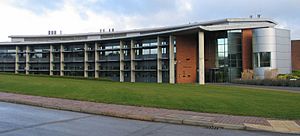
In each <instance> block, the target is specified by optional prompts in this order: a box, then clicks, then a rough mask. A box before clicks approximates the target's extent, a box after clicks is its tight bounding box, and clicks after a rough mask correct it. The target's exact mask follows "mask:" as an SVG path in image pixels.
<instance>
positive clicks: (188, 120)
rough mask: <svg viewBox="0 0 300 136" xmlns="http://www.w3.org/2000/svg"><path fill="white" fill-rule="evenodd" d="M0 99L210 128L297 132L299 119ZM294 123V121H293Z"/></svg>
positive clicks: (25, 97)
mask: <svg viewBox="0 0 300 136" xmlns="http://www.w3.org/2000/svg"><path fill="white" fill-rule="evenodd" d="M0 101H4V102H13V103H22V104H28V105H34V106H41V107H46V108H54V109H63V110H70V111H78V112H85V113H92V114H98V115H107V116H113V117H120V118H128V119H136V120H144V121H156V122H165V123H175V124H185V125H195V126H205V127H210V128H227V129H247V130H263V131H272V132H281V133H293V134H300V126H299V125H298V124H297V123H299V121H286V122H283V123H282V122H281V121H278V120H268V119H266V118H260V117H246V116H230V115H222V114H209V113H198V112H190V111H179V110H167V109H158V108H146V107H136V106H124V105H114V104H103V103H94V102H83V101H75V100H66V99H58V98H46V97H40V96H29V95H20V94H11V93H0ZM296 122H297V123H296Z"/></svg>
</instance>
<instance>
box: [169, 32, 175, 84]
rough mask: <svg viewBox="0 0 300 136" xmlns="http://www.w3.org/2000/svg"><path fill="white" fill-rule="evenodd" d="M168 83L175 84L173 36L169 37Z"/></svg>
mask: <svg viewBox="0 0 300 136" xmlns="http://www.w3.org/2000/svg"><path fill="white" fill-rule="evenodd" d="M169 83H170V84H175V54H174V36H172V35H170V37H169Z"/></svg>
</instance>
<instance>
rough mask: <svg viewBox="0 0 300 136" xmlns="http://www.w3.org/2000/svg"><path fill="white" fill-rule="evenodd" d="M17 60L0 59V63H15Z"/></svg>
mask: <svg viewBox="0 0 300 136" xmlns="http://www.w3.org/2000/svg"><path fill="white" fill-rule="evenodd" d="M15 61H16V59H15V58H5V59H1V58H0V62H2V63H5V62H15Z"/></svg>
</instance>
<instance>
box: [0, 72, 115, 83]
mask: <svg viewBox="0 0 300 136" xmlns="http://www.w3.org/2000/svg"><path fill="white" fill-rule="evenodd" d="M0 75H18V76H32V77H50V78H64V79H78V80H98V81H112V80H111V79H108V78H92V77H81V76H58V75H53V76H49V75H42V74H29V75H26V74H15V73H8V72H0Z"/></svg>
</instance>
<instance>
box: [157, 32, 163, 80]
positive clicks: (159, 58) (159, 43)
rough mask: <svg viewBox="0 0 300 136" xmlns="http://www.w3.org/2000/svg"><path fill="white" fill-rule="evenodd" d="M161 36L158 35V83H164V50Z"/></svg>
mask: <svg viewBox="0 0 300 136" xmlns="http://www.w3.org/2000/svg"><path fill="white" fill-rule="evenodd" d="M161 50H162V49H161V38H160V37H159V36H157V70H156V71H157V83H162V62H161V59H162V52H161Z"/></svg>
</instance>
